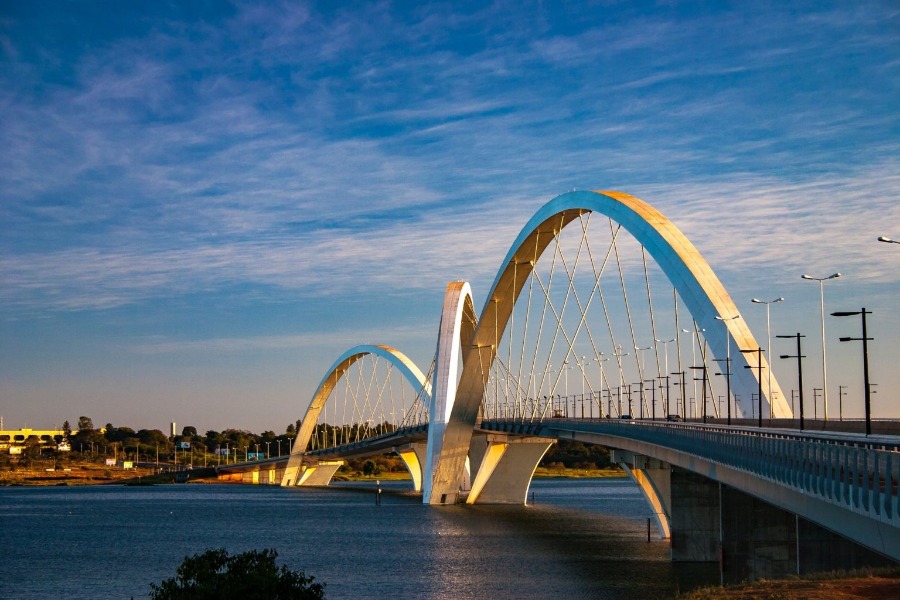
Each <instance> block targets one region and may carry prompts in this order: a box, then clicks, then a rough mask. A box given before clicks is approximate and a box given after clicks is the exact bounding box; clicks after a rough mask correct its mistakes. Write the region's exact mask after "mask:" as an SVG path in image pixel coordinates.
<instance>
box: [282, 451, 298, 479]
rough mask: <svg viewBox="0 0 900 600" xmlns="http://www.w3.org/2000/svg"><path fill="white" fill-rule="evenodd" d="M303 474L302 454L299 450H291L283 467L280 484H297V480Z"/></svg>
mask: <svg viewBox="0 0 900 600" xmlns="http://www.w3.org/2000/svg"><path fill="white" fill-rule="evenodd" d="M302 476H303V455H302V454H300V453H299V452H291V455H290V456H289V457H288V460H287V465H285V467H284V473H283V474H282V476H281V485H283V486H285V487H290V486H293V485H299V484H298V483H297V482H298V481H299V480H300V478H301V477H302Z"/></svg>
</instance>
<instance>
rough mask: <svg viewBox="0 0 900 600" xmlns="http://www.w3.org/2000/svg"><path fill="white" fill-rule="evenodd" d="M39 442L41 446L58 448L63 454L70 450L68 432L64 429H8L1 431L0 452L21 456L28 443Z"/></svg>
mask: <svg viewBox="0 0 900 600" xmlns="http://www.w3.org/2000/svg"><path fill="white" fill-rule="evenodd" d="M29 441H30V442H34V441H37V443H38V444H39V445H41V446H57V449H58V450H61V451H63V452H65V451H68V450H70V449H71V448H69V447H68V443H67V441H66V432H65V431H63V430H62V429H6V430H0V452H6V453H9V454H21V453H22V448H24V447H25V446H27V445H28V443H29Z"/></svg>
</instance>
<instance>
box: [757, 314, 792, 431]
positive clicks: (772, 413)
mask: <svg viewBox="0 0 900 600" xmlns="http://www.w3.org/2000/svg"><path fill="white" fill-rule="evenodd" d="M750 302H753V303H754V304H765V305H766V337H767V338H768V341H767V342H766V345H768V347H769V348H771V347H772V322H771V320H770V318H769V305H771V304H775V303H776V302H784V298H775V299H774V300H760V299H759V298H751V299H750ZM767 387H768V388H769V389H768V394H767V398H768V399H769V418H770V419H771V418H772V417H773V416H775V407H774V406H773V404H772V401H773V398H772V366H771V365H770V366H769V381H768V385H767Z"/></svg>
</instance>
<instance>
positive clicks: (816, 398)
mask: <svg viewBox="0 0 900 600" xmlns="http://www.w3.org/2000/svg"><path fill="white" fill-rule="evenodd" d="M821 391H822V388H813V419H814V420H815V419H818V418H819V413H817V412H816V411H817V410H818V406H819V392H821Z"/></svg>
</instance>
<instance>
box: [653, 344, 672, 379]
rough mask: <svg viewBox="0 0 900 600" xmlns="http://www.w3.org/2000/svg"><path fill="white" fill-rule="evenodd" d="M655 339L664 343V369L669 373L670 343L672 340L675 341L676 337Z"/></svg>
mask: <svg viewBox="0 0 900 600" xmlns="http://www.w3.org/2000/svg"><path fill="white" fill-rule="evenodd" d="M653 341H654V342H657V343H659V344H662V345H663V354H664V355H665V357H666V368H665V369H664V371H665V372H666V373H668V372H669V344H670V343H671V342H674V341H675V338H672V339H671V340H659V339H655V338H654V340H653Z"/></svg>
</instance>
